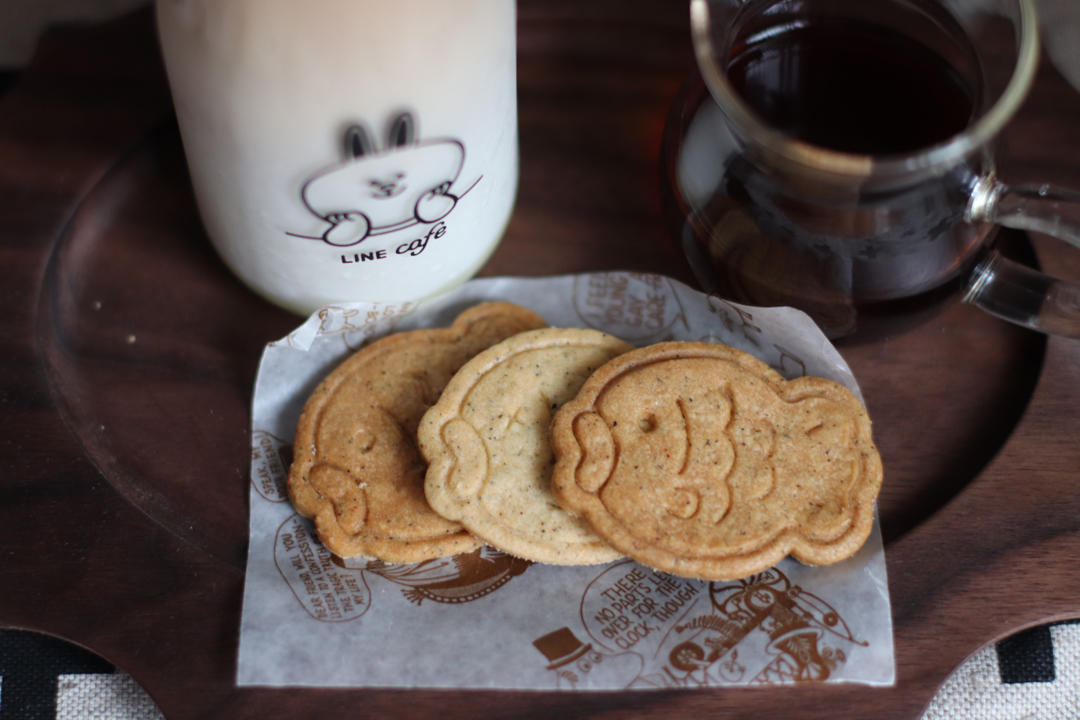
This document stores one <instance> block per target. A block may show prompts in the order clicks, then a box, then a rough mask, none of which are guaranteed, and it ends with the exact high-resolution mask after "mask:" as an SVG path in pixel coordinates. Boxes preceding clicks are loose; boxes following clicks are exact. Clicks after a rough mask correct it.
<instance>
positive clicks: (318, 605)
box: [274, 515, 532, 622]
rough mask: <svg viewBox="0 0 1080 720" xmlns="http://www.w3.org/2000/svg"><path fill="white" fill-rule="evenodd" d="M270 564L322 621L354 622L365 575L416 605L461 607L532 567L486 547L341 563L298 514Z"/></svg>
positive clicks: (283, 530) (367, 602) (362, 608)
mask: <svg viewBox="0 0 1080 720" xmlns="http://www.w3.org/2000/svg"><path fill="white" fill-rule="evenodd" d="M274 562H275V564H276V565H277V568H278V572H280V573H281V576H282V577H283V578H284V579H285V582H286V584H287V585H288V586H289V589H290V590H291V591H292V594H293V595H294V596H295V597H296V600H297V601H298V602H299V603H300V605H301V606H303V608H304V610H305V611H306V612H307V613H308V614H309V615H310V616H311V617H312V618H314V619H316V620H319V621H322V622H344V621H348V620H355V619H357V618H359V617H360V616H362V615H363V614H364V613H366V612H367V611H368V610H369V609H370V607H371V590H370V586H369V583H368V580H369V576H374V577H377V578H382V579H383V580H386V581H389V582H392V583H395V584H397V585H401V586H402V591H401V592H402V595H403V596H404V598H405V599H406V600H408V601H409V603H412V604H415V605H421V604H423V602H424V601H425V600H429V601H431V602H435V603H440V604H445V605H460V604H463V603H468V602H472V601H474V600H478V599H480V598H482V597H485V596H487V595H490V594H491V593H493V592H495V591H496V590H498V589H499V588H501V587H502V586H504V585H505V584H506V583H508V582H510V580H512V579H513V578H515V577H517V576H519V575H521V574H522V573H524V572H525V570H526V569H528V567H529V566H530V565H531V564H532V563H530V562H529V561H527V560H522V559H520V558H515V557H512V556H510V555H507V554H505V553H503V552H500V551H498V550H495V549H493V548H491V547H488V546H482V547H480V548H478V549H476V550H473V551H472V552H468V553H461V554H459V555H455V556H453V557H448V558H439V559H437V560H427V561H424V562H419V563H407V564H406V563H403V564H389V563H384V562H381V561H378V560H359V559H353V560H349V561H343V560H341V559H340V558H338V557H336V556H335V555H333V554H332V553H331V552H330V551H329V550H327V549H326V548H325V547H324V546H323V545H322V544H321V543H320V542H319V539H318V538H317V537H316V536H315V534H314V533H313V532H312V530H311V527H310V523H308V522H307V521H306V520H304V519H303V518H302V517H300V516H299V515H292V516H290V517H289V518H288V519H287V520H286V521H285V522H284V523H283V524H282V525H281V527H280V528H278V532H277V536H276V538H275V541H274Z"/></svg>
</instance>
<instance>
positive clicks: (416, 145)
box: [290, 113, 479, 247]
mask: <svg viewBox="0 0 1080 720" xmlns="http://www.w3.org/2000/svg"><path fill="white" fill-rule="evenodd" d="M415 131H416V130H415V120H414V119H413V116H412V115H411V114H410V113H401V114H399V115H398V116H397V117H395V118H394V120H393V122H392V123H391V125H390V131H389V133H388V138H387V143H386V145H385V146H384V147H383V148H382V149H379V148H377V147H376V146H375V144H374V142H373V141H372V139H371V136H370V134H369V133H368V131H367V129H366V128H365V127H364V126H363V125H360V124H356V125H351V126H350V127H349V128H348V129H347V130H346V131H345V138H344V140H345V142H344V156H345V159H344V160H343V161H342V162H340V163H337V164H335V165H331V166H330V167H327V168H324V169H323V170H320V171H319V172H317V173H315V174H314V175H312V176H311V177H310V178H308V179H307V180H306V181H305V182H304V184H303V186H302V188H301V191H300V195H301V199H302V200H303V203H304V206H305V207H306V208H307V209H308V210H309V211H310V212H311V213H312V214H314V215H315V216H316V217H318V218H319V219H321V220H322V221H324V223H325V225H324V226H323V228H322V230H323V231H322V234H321V235H317V236H312V235H298V234H296V233H290V235H294V236H296V237H307V238H311V239H316V240H322V241H323V242H325V243H327V244H328V245H333V246H335V247H350V246H353V245H356V244H358V243H360V242H362V241H364V240H365V239H367V238H369V237H371V236H375V235H382V234H385V233H390V232H394V231H396V230H402V229H404V228H408V227H411V226H413V225H417V224H419V223H434V222H437V221H439V220H441V219H443V218H444V217H446V216H447V215H449V214H450V212H451V211H452V210H453V209H454V207H455V206H456V205H457V202H458V200H460V199H461V197H463V196H464V195H465V193H467V192H468V191H469V190H471V189H472V188H473V187H474V186H475V185H476V183H477V182H479V178H477V180H476V181H474V182H473V183H472V185H470V186H469V187H468V188H465V189H464V190H460V189H458V188H457V187H456V186H455V183H456V182H457V180H458V176H459V175H460V173H461V167H462V165H463V163H464V160H465V146H464V145H463V144H462V143H461V142H460V141H458V140H455V139H452V138H437V139H432V140H427V141H423V142H418V141H417V140H416V139H415Z"/></svg>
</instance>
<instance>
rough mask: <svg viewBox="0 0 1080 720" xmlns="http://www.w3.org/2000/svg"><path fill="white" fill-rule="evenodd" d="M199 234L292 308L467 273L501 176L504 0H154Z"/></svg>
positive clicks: (512, 187) (507, 53) (508, 155)
mask: <svg viewBox="0 0 1080 720" xmlns="http://www.w3.org/2000/svg"><path fill="white" fill-rule="evenodd" d="M156 12H157V24H158V33H159V36H160V42H161V48H162V53H163V55H164V59H165V66H166V70H167V72H168V77H169V85H170V88H171V90H172V96H173V101H174V104H175V106H176V114H177V119H178V122H179V127H180V135H181V139H182V141H183V146H184V152H185V155H186V158H187V162H188V168H189V170H190V173H191V180H192V185H193V187H194V191H195V198H196V202H197V204H198V208H199V214H200V216H201V217H202V220H203V224H204V226H205V228H206V231H207V234H208V235H209V237H210V240H211V242H212V243H213V244H214V247H215V248H216V249H217V251H218V253H219V254H220V256H221V258H222V259H223V260H224V261H225V263H226V264H227V265H228V267H229V268H230V269H231V270H232V271H233V272H234V273H235V274H236V275H237V276H238V277H239V278H240V279H241V280H243V281H244V282H245V283H246V284H247V285H249V286H250V287H251V288H252V289H254V290H255V291H256V292H258V293H260V294H261V295H263V296H264V297H265V298H267V299H268V300H270V301H271V302H274V303H276V304H278V305H281V306H283V307H286V308H288V309H290V310H293V311H295V312H299V313H305V314H306V313H309V312H311V311H313V310H315V309H316V308H318V307H320V306H322V305H327V304H333V303H339V302H346V301H350V300H364V301H377V302H385V303H401V302H406V301H411V300H417V299H421V298H424V297H427V296H431V295H434V294H438V293H440V292H442V291H444V290H448V289H450V288H451V287H453V286H455V285H457V284H458V283H460V282H463V281H464V280H467V279H468V278H469V277H471V276H472V275H473V274H474V273H476V271H477V270H478V269H479V268H480V266H481V265H482V264H483V263H484V261H485V260H486V259H487V258H488V256H489V255H490V254H491V252H492V251H493V250H494V249H495V246H496V245H497V244H498V241H499V239H500V238H501V236H502V233H503V231H504V229H505V226H506V223H507V221H508V219H509V216H510V212H511V210H512V208H513V204H514V197H515V193H516V190H517V179H518V144H517V98H516V93H517V86H516V37H515V32H516V17H515V7H514V2H513V0H454V1H453V2H445V0H408V1H407V2H400V1H398V0H304V2H297V0H157V3H156Z"/></svg>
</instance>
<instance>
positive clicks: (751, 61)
mask: <svg viewBox="0 0 1080 720" xmlns="http://www.w3.org/2000/svg"><path fill="white" fill-rule="evenodd" d="M727 75H728V79H729V80H730V81H731V83H732V85H733V86H734V87H735V89H736V91H737V92H738V93H739V94H740V95H741V96H742V97H743V99H744V100H746V102H747V103H748V104H749V105H750V107H751V108H753V109H754V110H755V111H756V112H757V113H758V114H759V115H760V116H761V117H762V118H763V119H764V120H765V122H766V124H768V125H769V126H771V127H773V128H776V129H778V130H781V131H783V132H784V133H785V134H787V135H790V136H792V137H795V138H798V139H800V140H804V141H806V142H809V143H811V144H814V145H818V146H820V147H825V148H829V149H832V150H840V151H842V152H851V153H860V154H867V155H889V154H894V153H906V152H911V151H916V150H920V149H922V148H926V147H929V146H931V145H934V144H936V143H939V142H941V141H943V140H947V139H948V138H950V137H952V136H953V135H956V134H958V133H961V132H963V130H964V128H966V127H967V126H968V124H969V123H970V122H971V120H972V115H973V111H974V99H973V93H972V90H971V88H970V87H969V86H968V85H967V83H966V82H965V81H964V79H963V78H962V77H961V76H960V74H959V73H958V72H957V71H956V70H955V69H954V68H953V67H952V65H951V64H950V63H948V62H947V61H946V60H945V59H944V58H942V57H941V56H940V55H937V54H936V53H934V52H933V51H932V50H930V49H929V48H928V47H926V46H925V45H923V44H921V43H919V42H917V41H916V40H914V39H911V38H909V37H907V36H905V35H903V34H901V33H899V32H896V31H894V30H889V29H887V28H884V27H881V26H877V25H872V24H870V23H867V22H860V21H855V20H830V21H822V22H819V23H815V22H809V23H807V24H806V25H801V26H796V27H792V28H790V29H787V30H783V31H780V32H777V33H775V34H768V35H767V36H766V37H765V38H763V39H761V40H759V41H757V42H752V43H749V44H740V45H738V46H736V48H735V52H734V54H733V56H732V58H731V60H730V61H729V63H728V67H727Z"/></svg>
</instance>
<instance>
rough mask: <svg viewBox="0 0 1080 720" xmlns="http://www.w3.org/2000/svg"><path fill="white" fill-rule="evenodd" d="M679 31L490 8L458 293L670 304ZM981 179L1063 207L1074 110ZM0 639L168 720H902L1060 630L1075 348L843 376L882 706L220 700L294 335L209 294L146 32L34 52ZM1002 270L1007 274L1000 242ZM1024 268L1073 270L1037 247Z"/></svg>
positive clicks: (918, 338) (738, 696) (539, 9)
mask: <svg viewBox="0 0 1080 720" xmlns="http://www.w3.org/2000/svg"><path fill="white" fill-rule="evenodd" d="M688 37H689V36H688V29H687V18H686V8H685V5H684V4H682V3H664V2H660V1H659V0H654V1H652V2H636V3H625V2H608V1H607V0H605V1H604V2H599V3H590V4H589V6H588V8H584V7H582V6H580V5H579V4H575V3H570V2H565V3H564V2H557V3H550V2H547V3H540V2H521V3H519V103H520V107H519V112H520V127H521V156H522V177H521V186H520V192H519V198H518V203H517V207H516V209H515V213H514V216H513V218H512V221H511V224H510V227H509V230H508V233H507V237H506V240H505V241H504V243H503V244H502V245H501V246H500V248H499V250H498V251H497V252H496V254H495V256H494V257H493V258H492V260H491V261H490V262H489V263H488V265H487V266H486V267H485V268H484V271H483V274H485V275H546V274H557V273H566V272H575V271H587V270H605V269H629V270H641V271H649V272H660V273H664V274H667V275H671V276H674V277H677V278H679V279H682V280H686V281H690V277H691V276H690V273H689V270H688V269H687V267H686V266H685V262H684V261H683V259H682V256H681V254H680V252H679V250H678V248H677V245H676V243H675V242H674V241H673V240H672V239H671V238H672V233H670V232H669V228H668V227H667V226H666V225H665V220H664V213H663V211H662V203H661V192H660V182H661V180H660V178H661V175H662V173H661V172H660V142H661V136H662V132H663V126H664V121H665V118H666V117H667V113H668V109H669V107H670V106H671V103H672V102H673V101H674V100H675V98H676V95H677V92H678V89H679V86H680V84H681V83H682V81H683V78H684V76H685V75H686V73H687V71H688V69H689V68H690V67H691V62H692V61H691V57H690V49H689V39H688ZM1007 140H1008V144H1007V150H1008V154H1007V156H1006V160H1007V162H1006V163H1005V164H1006V167H1007V168H1008V169H1009V170H1010V171H1011V172H1013V173H1015V174H1016V175H1018V176H1020V177H1024V178H1025V179H1027V176H1030V178H1034V179H1049V178H1051V177H1053V178H1055V179H1057V178H1061V179H1063V180H1065V181H1071V182H1072V184H1073V185H1074V186H1080V95H1078V94H1076V93H1074V92H1072V91H1071V90H1070V89H1069V86H1068V85H1066V84H1065V83H1064V81H1063V80H1062V79H1061V78H1060V77H1059V76H1058V75H1057V74H1056V73H1054V72H1053V71H1052V70H1051V69H1050V68H1047V67H1044V69H1043V71H1042V72H1041V74H1040V76H1039V82H1038V85H1037V87H1036V89H1035V91H1034V93H1033V95H1032V97H1031V99H1030V101H1029V102H1028V105H1027V107H1026V108H1025V110H1024V112H1023V113H1022V114H1021V116H1020V117H1019V118H1018V119H1017V121H1016V122H1015V123H1014V124H1013V126H1011V127H1010V129H1009V134H1008V137H1007ZM0 189H2V190H3V192H4V195H3V196H4V197H5V202H4V203H3V204H0V212H2V215H0V218H2V219H3V221H4V222H2V223H0V228H2V229H0V251H2V252H3V257H4V262H3V263H2V264H0V267H2V268H3V269H2V272H3V275H4V282H3V283H2V285H0V292H2V293H3V295H2V297H3V298H4V301H5V304H6V307H8V312H7V313H5V314H4V316H3V320H2V325H0V327H3V331H4V333H3V337H4V338H5V341H6V343H7V344H8V345H9V347H10V348H11V349H10V351H9V352H8V355H7V358H6V359H5V361H4V366H5V370H6V372H5V373H4V375H3V377H4V379H3V386H2V387H3V395H2V397H3V398H4V413H3V415H2V416H0V423H2V425H0V438H3V440H2V442H0V448H2V449H0V453H2V455H0V457H2V461H0V462H2V465H0V467H2V469H3V476H2V479H0V488H2V493H3V498H4V501H3V502H2V503H0V547H3V548H4V549H5V551H6V555H5V559H4V564H3V568H4V569H3V571H2V573H3V574H2V577H3V582H4V585H5V587H6V588H12V589H14V590H12V591H8V592H5V593H0V624H3V625H8V626H16V627H28V628H34V629H39V630H42V631H45V632H50V633H55V634H58V635H61V636H64V637H66V638H69V639H71V640H73V641H75V642H78V643H80V644H83V645H85V646H87V647H89V648H91V649H92V650H94V651H96V652H98V653H99V654H101V655H103V656H104V657H106V658H107V659H109V660H110V661H112V662H114V663H115V664H117V665H118V666H119V667H121V668H123V669H125V670H127V671H128V672H130V673H131V674H132V675H134V676H135V678H136V679H137V680H138V681H139V682H140V683H142V684H143V685H144V686H145V687H146V688H147V690H148V691H149V692H150V693H151V695H152V696H153V697H154V699H155V700H156V701H157V702H158V703H159V705H160V707H161V708H162V710H163V711H164V712H165V714H166V716H167V717H170V718H182V717H192V718H213V717H221V718H226V717H228V718H233V717H241V716H243V717H246V716H255V715H259V716H263V717H279V716H280V717H295V716H315V715H320V716H321V715H325V714H329V713H331V712H343V711H345V712H367V713H370V714H372V715H384V714H391V713H394V714H401V713H403V712H405V711H408V712H410V713H414V714H416V715H427V714H434V713H436V712H437V713H439V714H440V715H443V716H446V717H475V716H478V715H481V714H484V715H491V714H493V713H492V708H493V707H497V708H498V713H496V714H499V715H505V716H507V717H511V716H512V717H547V716H549V715H551V714H553V713H558V714H559V715H560V716H566V717H576V716H592V717H602V716H610V717H629V716H639V717H661V716H664V717H667V716H673V715H677V716H683V715H687V714H690V713H710V714H711V715H712V716H720V715H723V714H724V712H725V711H726V712H729V713H730V714H731V715H732V716H737V717H743V716H748V715H750V714H751V713H762V714H764V716H769V715H770V713H773V712H775V711H776V710H777V709H778V708H781V707H782V708H784V711H785V715H786V716H788V717H792V718H831V717H837V716H845V715H850V714H852V712H853V710H852V709H853V708H858V712H857V713H855V714H858V715H860V716H863V715H865V716H875V717H883V718H911V717H917V716H918V714H919V712H920V711H921V710H922V708H923V707H924V706H925V704H926V703H927V702H928V701H929V699H930V697H931V696H932V694H933V692H934V690H935V689H936V688H937V687H938V686H939V685H940V683H941V682H942V681H943V680H944V679H945V678H946V677H947V676H948V674H949V673H950V672H951V671H952V670H953V669H954V668H955V667H956V666H957V665H958V664H959V663H960V662H961V661H962V660H963V659H964V658H965V657H966V656H967V655H968V654H969V653H971V652H973V651H975V650H976V649H978V648H979V647H981V646H982V645H984V644H986V643H988V642H992V641H993V640H995V639H997V638H1000V637H1002V636H1004V635H1007V634H1009V633H1011V632H1013V631H1015V630H1017V629H1020V628H1022V627H1025V626H1028V625H1030V624H1034V623H1037V622H1042V621H1046V620H1052V619H1061V618H1066V617H1075V616H1080V601H1077V599H1076V598H1077V597H1080V570H1077V569H1075V568H1074V567H1073V564H1074V561H1073V558H1075V557H1077V556H1080V499H1078V498H1077V495H1078V494H1077V493H1076V492H1075V491H1074V488H1073V484H1074V483H1075V481H1076V478H1077V475H1078V468H1080V443H1077V442H1076V441H1075V429H1076V428H1077V427H1080V424H1078V420H1080V343H1078V342H1077V341H1067V340H1059V339H1050V340H1049V341H1047V340H1045V339H1044V338H1042V337H1041V336H1037V335H1035V334H1032V333H1029V332H1026V331H1022V330H1018V329H1015V328H1013V327H1011V326H1008V325H1005V324H1004V323H1001V322H998V321H996V320H994V319H992V318H989V317H986V316H983V315H981V314H980V313H979V312H978V311H977V310H975V309H973V308H971V307H969V306H965V305H959V304H956V305H953V306H950V307H948V308H947V309H946V310H945V311H944V312H942V313H941V314H940V315H938V316H936V317H934V318H932V319H931V320H929V321H927V322H926V323H924V324H923V325H920V326H918V327H917V328H914V329H912V330H910V331H907V332H905V333H903V334H899V335H896V336H894V337H891V338H887V339H884V340H880V341H875V342H873V343H864V344H859V345H850V346H842V347H841V352H842V353H843V354H844V356H845V358H846V359H847V360H848V362H849V363H850V364H851V366H852V368H853V370H854V372H855V374H856V377H857V378H858V379H859V382H860V385H861V387H862V390H863V392H864V395H865V396H866V399H867V402H868V405H869V409H870V413H871V416H872V418H873V419H874V423H875V425H874V427H875V438H876V440H877V442H878V444H879V446H880V448H881V451H882V455H883V458H884V461H885V467H886V485H885V489H884V491H883V493H882V496H881V500H880V504H879V508H880V514H881V520H882V528H883V532H884V535H885V540H886V558H887V562H888V569H889V581H890V592H891V597H892V602H893V612H894V625H895V629H894V632H895V641H896V659H897V684H896V686H895V687H892V688H869V687H861V686H850V685H840V686H832V685H806V686H797V687H790V688H782V689H745V690H744V689H739V690H700V691H698V690H695V691H678V692H655V693H654V692H634V693H600V694H575V693H517V692H501V693H491V692H461V693H458V692H447V691H428V690H416V691H391V690H360V689H358V690H347V691H346V690H333V691H330V690H316V689H296V688H290V689H284V690H273V689H258V688H244V689H238V688H236V687H235V686H234V673H235V662H236V660H235V658H236V643H237V637H238V632H239V617H240V594H241V588H242V582H243V568H244V561H245V552H246V539H247V501H246V499H247V492H248V486H247V483H248V462H249V427H248V426H249V410H248V408H249V403H250V398H251V388H252V383H253V380H254V375H255V368H256V364H257V362H258V358H259V355H260V353H261V351H262V348H263V345H264V344H265V343H266V342H267V341H269V340H273V339H276V338H279V337H281V336H283V335H284V334H286V333H287V332H288V331H289V330H290V329H292V327H294V326H295V325H296V324H298V323H299V321H300V319H299V318H297V317H295V316H292V315H290V314H288V313H286V312H284V311H281V310H278V309H276V308H274V307H271V306H269V305H267V304H266V303H265V302H263V301H261V300H260V299H258V298H257V297H256V296H255V295H253V294H252V293H250V292H249V291H248V290H247V289H246V288H244V287H243V286H242V285H241V284H240V283H239V282H238V281H236V280H235V279H234V278H233V277H232V276H231V275H229V274H228V273H227V271H226V270H225V269H224V268H223V266H222V265H221V263H220V262H219V261H218V260H217V258H216V256H215V255H214V253H213V250H212V249H211V248H210V246H209V243H208V241H207V240H206V238H205V235H204V232H203V230H202V228H201V225H200V223H199V220H198V218H197V215H196V213H195V208H194V203H193V201H192V198H191V192H190V189H189V186H188V178H187V175H186V170H185V166H184V161H183V155H182V150H181V146H180V142H179V138H178V135H177V132H176V128H175V123H174V121H173V119H172V117H171V113H170V107H169V104H168V96H167V88H166V87H165V85H164V79H163V76H162V74H161V68H160V65H159V62H158V58H157V53H156V47H155V45H154V38H153V31H152V23H151V22H150V18H149V14H148V13H147V12H145V11H144V12H140V13H136V14H135V15H133V16H131V17H129V18H126V19H125V20H123V21H121V22H117V23H112V24H110V25H107V26H103V27H97V28H88V29H83V30H78V29H70V30H66V31H63V32H57V33H54V34H53V35H51V36H50V37H49V38H48V39H47V41H46V43H45V45H44V46H43V47H42V49H41V52H40V53H39V55H38V57H37V59H36V60H35V63H34V65H33V67H32V68H31V69H30V70H29V71H28V72H27V73H26V74H25V75H24V76H23V77H22V78H21V80H20V81H19V83H18V84H17V85H16V87H14V88H13V89H12V90H10V91H9V92H8V93H7V94H6V95H4V96H2V97H0ZM1006 240H1007V241H1008V244H1009V246H1010V248H1011V251H1012V252H1013V253H1014V254H1019V255H1021V256H1023V255H1025V254H1030V253H1031V247H1030V246H1029V244H1028V243H1027V240H1026V239H1025V238H1022V237H1021V238H1017V237H1008V238H1006ZM1033 244H1034V249H1035V254H1036V256H1037V258H1038V260H1039V261H1040V262H1041V263H1042V265H1043V266H1044V267H1048V268H1052V269H1053V271H1054V272H1055V273H1057V274H1059V275H1063V276H1068V277H1073V278H1080V260H1078V259H1077V258H1076V257H1074V256H1076V255H1077V253H1075V252H1070V251H1068V250H1066V249H1064V248H1063V247H1061V245H1060V244H1059V243H1055V242H1053V241H1050V240H1046V239H1044V238H1035V239H1034V242H1033Z"/></svg>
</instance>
